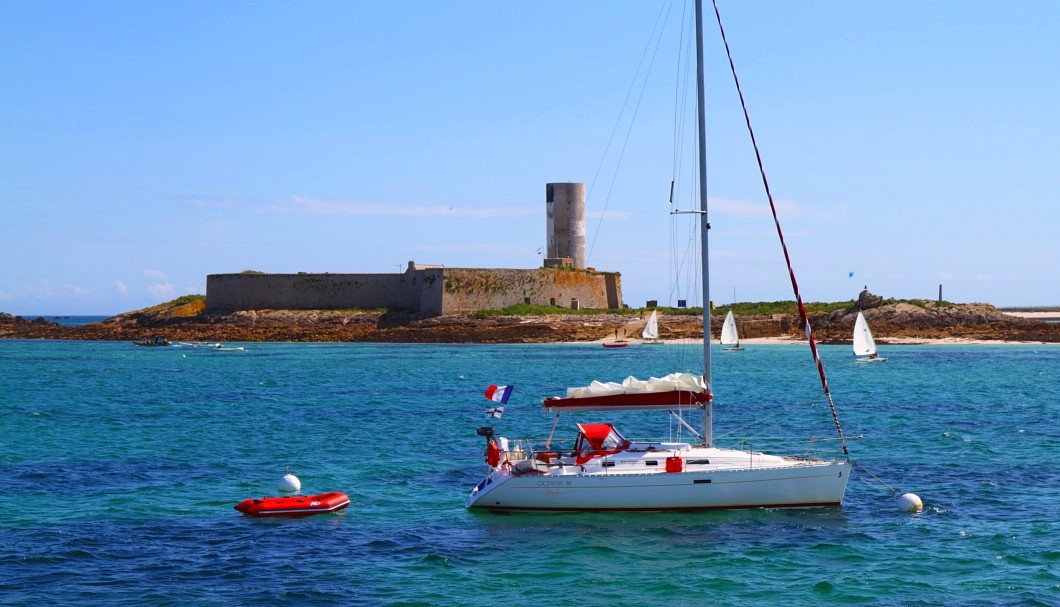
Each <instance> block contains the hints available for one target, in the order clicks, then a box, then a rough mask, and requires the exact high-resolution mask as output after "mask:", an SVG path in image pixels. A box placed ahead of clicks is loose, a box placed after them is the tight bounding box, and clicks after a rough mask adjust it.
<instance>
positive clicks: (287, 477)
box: [280, 472, 302, 493]
mask: <svg viewBox="0 0 1060 607" xmlns="http://www.w3.org/2000/svg"><path fill="white" fill-rule="evenodd" d="M301 490H302V481H300V480H298V477H297V476H295V475H293V474H291V473H290V472H288V473H287V474H284V475H283V478H281V479H280V491H284V492H287V493H295V492H297V491H301Z"/></svg>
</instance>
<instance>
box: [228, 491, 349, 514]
mask: <svg viewBox="0 0 1060 607" xmlns="http://www.w3.org/2000/svg"><path fill="white" fill-rule="evenodd" d="M349 505H350V497H349V496H348V495H346V494H345V493H340V492H338V491H331V492H328V493H321V494H318V495H291V496H286V497H258V498H251V499H246V500H243V501H241V502H239V503H238V504H236V505H235V509H236V510H238V511H240V512H242V513H243V514H249V515H250V516H311V515H313V514H327V513H328V512H338V511H339V510H342V509H343V508H345V507H346V506H349Z"/></svg>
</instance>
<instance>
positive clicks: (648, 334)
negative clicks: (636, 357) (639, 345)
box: [640, 310, 662, 344]
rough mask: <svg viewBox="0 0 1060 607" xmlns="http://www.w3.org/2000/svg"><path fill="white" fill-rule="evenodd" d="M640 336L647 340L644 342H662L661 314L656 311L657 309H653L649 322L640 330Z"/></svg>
mask: <svg viewBox="0 0 1060 607" xmlns="http://www.w3.org/2000/svg"><path fill="white" fill-rule="evenodd" d="M640 336H641V337H642V338H644V339H645V340H647V341H645V342H644V343H648V344H661V343H662V342H661V341H659V315H658V314H656V313H655V310H652V311H651V316H649V317H648V322H647V323H645V325H644V330H643V331H641V332H640Z"/></svg>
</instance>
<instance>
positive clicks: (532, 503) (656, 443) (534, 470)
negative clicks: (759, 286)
mask: <svg viewBox="0 0 1060 607" xmlns="http://www.w3.org/2000/svg"><path fill="white" fill-rule="evenodd" d="M702 15H703V13H702V0H696V3H695V27H696V31H697V36H696V49H697V52H696V61H697V68H698V69H697V78H698V82H697V97H698V108H697V109H698V115H699V120H698V121H697V126H698V147H699V154H698V157H697V158H698V162H699V176H700V178H699V184H701V185H700V187H699V188H698V189H699V191H698V195H699V200H698V204H699V209H698V210H696V211H690V212H689V213H692V214H694V215H695V216H696V217H706V214H707V193H706V190H705V188H704V187H702V186H703V184H706V153H705V151H706V127H705V125H704V120H703V116H704V115H705V109H704V107H705V105H704V98H703V97H704V96H703V90H704V75H703V37H702V30H703V17H702ZM719 26H720V17H719ZM763 181H764V179H763ZM767 194H768V189H767ZM768 198H769V201H770V207H771V209H772V210H773V218H774V221H777V216H776V207H775V205H774V204H773V199H772V196H771V195H769V196H768ZM698 223H699V228H700V243H701V246H702V250H701V252H700V253H701V256H702V264H701V267H700V270H701V283H700V284H701V285H702V289H703V292H702V294H703V301H704V302H709V301H710V283H709V280H708V270H707V269H708V267H709V263H708V262H709V257H708V247H707V237H708V230H709V228H710V225H709V223H708V222H707V221H706V220H705V219H704V220H702V221H699V222H698ZM777 228H778V230H777V231H778V235H779V237H780V239H781V243H782V244H783V234H781V233H780V229H779V223H778V224H777ZM785 251H786V246H785ZM789 274H791V272H790V264H789ZM791 276H792V288H793V290H794V291H795V298H796V301H797V302H798V308H799V316H800V320H801V321H802V324H803V325H804V326H805V327H806V333H807V340H808V341H809V345H810V349H811V351H812V352H813V356H814V361H815V363H816V365H817V369H818V372H819V374H820V378H821V386H822V389H823V395H824V396H826V397H827V398H828V405H829V407H830V409H831V412H832V418H833V421H834V423H835V427H836V432H837V437H836V438H837V441H838V442H837V444H836V446H837V451H836V452H835V453H834V454H832V455H831V456H830V457H828V458H827V459H825V458H818V457H814V456H813V455H812V454H810V453H807V452H805V451H802V452H799V453H797V454H794V455H791V456H781V455H767V454H765V453H761V452H758V451H752V450H744V449H735V448H725V447H719V446H717V445H715V443H714V437H713V425H712V424H713V422H712V419H713V417H712V416H713V413H712V411H713V407H712V400H713V397H714V394H713V391H712V386H711V363H710V350H711V347H710V345H711V344H710V341H711V339H710V306H709V305H704V306H703V359H702V362H703V374H702V375H697V374H693V373H671V374H669V375H666V376H665V377H661V378H655V377H653V378H650V379H648V380H638V379H636V378H634V377H628V378H626V379H625V380H624V381H623V382H621V383H615V382H598V381H594V382H592V383H591V384H590V385H589V386H586V387H581V388H568V389H567V393H566V395H564V396H562V397H555V398H548V399H545V401H544V403H543V404H544V409H545V411H547V412H550V413H555V414H556V417H555V422H554V423H553V426H552V434H550V435H549V439H548V441H547V442H545V443H544V444H543V445H542V444H540V443H538V442H536V441H535V442H531V441H527V440H509V439H507V438H505V437H501V436H496V434H495V432H494V429H493V427H490V426H486V427H481V428H479V429H478V431H477V434H478V435H479V436H482V437H484V438H485V439H486V453H485V455H486V463H487V465H488V468H487V470H486V476H485V478H483V479H482V480H481V481H479V483H478V484H477V485H476V486H475V487H474V488H473V489H472V490H471V494H470V495H469V496H468V500H467V508H471V509H481V510H493V511H501V512H506V511H513V510H514V511H520V510H527V511H661V510H678V511H688V510H709V509H718V508H781V507H815V506H838V505H840V504H842V501H843V495H844V494H845V492H846V486H847V480H848V479H849V477H850V471H851V462H850V461H849V460H848V459H846V457H845V455H844V454H845V453H846V446H845V439H844V438H843V431H842V428H841V427H840V425H839V419H838V417H837V416H836V413H835V406H834V404H833V402H832V398H831V393H830V392H829V390H828V381H827V379H826V378H825V374H824V366H823V364H822V362H821V359H820V356H819V355H818V352H817V346H816V342H815V341H814V338H813V331H812V329H811V328H810V324H809V322H808V320H807V317H806V310H805V307H804V306H803V304H802V298H801V296H800V295H799V291H798V286H797V285H796V284H795V281H794V274H791ZM757 406H759V405H756V407H757ZM614 411H656V412H660V413H668V414H669V415H670V416H672V418H673V419H674V420H675V421H676V423H675V424H674V427H675V428H677V429H678V430H679V432H680V433H683V432H685V431H687V432H690V433H692V434H693V435H694V436H695V437H697V438H698V441H697V442H696V443H695V444H693V443H692V442H682V441H680V434H679V435H678V437H677V438H678V440H674V437H671V438H670V439H669V440H642V439H637V440H630V439H627V438H625V437H624V436H622V434H621V433H619V431H618V430H617V429H616V428H615V426H614V424H611V423H581V422H580V421H579V423H577V424H576V425H577V429H578V432H577V435H576V438H575V441H574V443H573V449H571V447H570V446H565V447H560V446H557V445H559V444H560V443H562V442H563V441H560V440H555V441H554V440H553V435H554V433H555V430H556V426H557V425H558V423H559V419H560V414H562V413H571V412H573V413H577V414H578V417H579V418H582V417H583V416H585V414H586V413H587V412H607V413H610V412H614ZM691 411H701V412H702V415H703V424H702V428H701V430H697V429H696V428H693V427H692V425H691V424H689V423H688V421H686V420H685V419H684V418H683V417H682V413H683V412H691ZM816 440H820V439H819V437H818V439H816ZM839 450H841V452H842V454H840V453H839Z"/></svg>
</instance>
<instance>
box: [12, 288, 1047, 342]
mask: <svg viewBox="0 0 1060 607" xmlns="http://www.w3.org/2000/svg"><path fill="white" fill-rule="evenodd" d="M806 308H807V313H808V314H809V317H810V323H811V324H812V326H813V329H814V335H815V337H816V339H817V341H818V342H820V343H850V342H851V336H852V333H853V327H854V320H855V318H856V316H857V312H858V311H859V310H861V311H863V313H864V314H865V315H866V317H867V318H868V320H869V323H870V324H871V326H872V330H873V333H874V335H875V337H876V340H877V341H878V342H880V343H932V342H937V341H938V340H956V341H959V342H967V341H984V342H1038V343H1060V323H1058V322H1047V320H1049V319H1054V318H1055V319H1060V311H1058V310H1052V311H1046V312H1041V311H1038V312H1035V311H1033V310H1025V311H1023V312H1020V311H1014V310H999V309H998V308H996V307H995V306H993V305H990V304H985V303H965V304H957V303H950V302H945V301H929V300H896V299H884V298H882V297H879V296H875V295H872V294H870V293H868V292H867V291H864V292H862V294H861V296H860V297H859V298H858V299H857V300H851V301H846V302H836V303H811V304H807V306H806ZM652 309H654V310H655V311H656V312H657V313H658V315H659V319H660V320H659V333H660V335H659V337H660V338H661V339H663V340H685V339H700V338H702V329H701V326H702V314H701V310H699V309H696V308H690V309H685V308H668V307H658V308H641V309H631V308H621V309H612V310H607V309H581V310H570V309H567V308H562V307H559V306H540V305H515V306H511V307H509V308H505V309H502V310H479V311H477V312H473V313H461V314H448V315H437V316H426V317H425V316H423V315H422V314H417V313H412V312H408V311H403V310H389V309H372V310H364V309H346V310H240V311H237V312H227V313H216V312H208V311H207V309H206V305H205V297H203V296H200V295H188V296H184V297H181V298H178V299H175V300H173V301H170V302H166V303H164V304H160V305H157V306H153V307H150V308H145V309H142V310H136V311H132V312H126V313H123V314H118V315H117V316H114V317H111V318H108V319H106V320H103V321H101V322H97V323H91V324H87V325H81V326H63V325H59V324H56V323H53V322H50V321H47V320H45V319H43V318H37V319H30V318H22V317H19V316H14V315H11V314H6V313H0V338H6V339H58V340H104V341H129V342H133V341H135V340H137V339H145V338H154V337H155V336H160V335H161V336H164V337H165V339H167V340H170V341H189V342H219V341H226V342H231V341H236V342H268V341H282V342H375V343H482V344H496V343H565V342H574V343H579V342H582V343H588V342H602V341H604V340H607V339H614V338H616V337H619V338H624V339H629V340H630V341H634V342H635V341H637V340H639V339H640V335H641V333H640V332H641V330H642V328H643V326H644V324H645V323H646V322H647V319H648V316H649V315H650V313H651V311H652ZM729 309H732V310H733V312H734V314H735V315H736V317H737V322H738V324H739V330H740V336H741V338H742V339H744V340H748V339H752V340H753V339H770V340H780V341H800V340H805V336H804V333H803V329H802V326H801V323H800V322H799V319H798V314H797V309H796V306H795V303H794V302H793V301H781V302H766V303H738V304H734V305H733V306H723V307H722V306H719V307H716V308H714V309H713V310H712V312H711V333H712V337H714V338H717V336H718V335H719V333H720V331H721V322H722V318H723V317H724V316H725V314H726V312H727V311H728V310H729ZM1042 317H1044V319H1043V318H1042Z"/></svg>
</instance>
